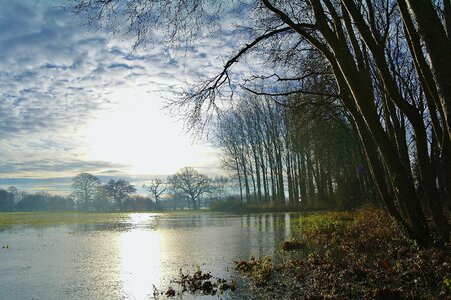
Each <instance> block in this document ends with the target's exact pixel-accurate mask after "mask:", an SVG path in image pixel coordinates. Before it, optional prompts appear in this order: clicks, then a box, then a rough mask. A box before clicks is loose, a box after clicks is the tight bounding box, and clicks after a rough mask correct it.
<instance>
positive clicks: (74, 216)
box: [0, 212, 130, 227]
mask: <svg viewBox="0 0 451 300" xmlns="http://www.w3.org/2000/svg"><path fill="white" fill-rule="evenodd" d="M129 215H130V214H129V213H124V212H102V213H99V212H12V213H9V212H7V213H0V227H9V226H15V225H29V226H40V225H63V224H88V223H120V222H125V221H126V220H128V219H129Z"/></svg>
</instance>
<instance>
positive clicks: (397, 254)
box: [239, 206, 451, 299]
mask: <svg viewBox="0 0 451 300" xmlns="http://www.w3.org/2000/svg"><path fill="white" fill-rule="evenodd" d="M306 219H308V220H307V221H304V222H301V221H300V222H299V224H302V225H300V226H301V227H300V228H299V229H300V231H301V232H303V233H305V236H306V241H307V242H308V244H309V247H307V248H302V251H305V249H307V251H308V253H309V254H308V255H306V257H305V258H303V259H284V260H282V262H281V263H279V264H275V265H273V266H272V272H271V276H268V277H266V281H265V282H264V283H263V284H262V282H261V278H257V279H254V277H253V276H252V274H251V273H250V270H252V269H254V268H255V269H259V268H261V266H254V265H255V264H261V262H260V261H259V260H258V259H255V258H252V259H251V260H250V261H249V262H243V263H241V264H240V268H239V270H241V271H243V274H245V275H246V277H249V278H250V279H251V280H252V282H253V283H254V286H255V292H256V295H257V297H262V298H277V299H298V298H306V299H311V298H333V299H349V298H353V299H356V298H358V299H362V298H363V299H405V298H409V299H434V298H444V299H445V298H449V297H451V290H450V289H449V282H450V281H449V278H450V276H451V257H450V256H449V253H450V251H451V249H450V246H449V245H448V246H446V247H445V248H433V249H424V248H420V247H418V245H417V244H416V243H415V242H414V241H412V240H410V239H408V238H407V237H406V235H405V234H403V233H402V232H400V231H399V230H400V229H399V227H398V226H397V225H396V223H395V222H394V221H393V219H392V218H391V217H390V216H389V215H388V214H387V213H386V212H384V211H382V210H381V209H378V208H375V207H372V206H367V207H364V208H362V209H359V210H358V211H357V212H355V213H348V212H346V213H333V214H322V215H314V216H308V217H307V218H306ZM315 222H318V224H317V225H315V224H314V223H315ZM302 226H303V227H302ZM282 254H283V253H282Z"/></svg>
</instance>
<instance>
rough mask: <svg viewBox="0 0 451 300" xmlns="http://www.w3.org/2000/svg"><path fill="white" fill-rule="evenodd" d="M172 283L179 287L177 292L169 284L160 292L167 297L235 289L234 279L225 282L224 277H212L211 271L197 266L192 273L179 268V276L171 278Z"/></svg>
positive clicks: (212, 293) (217, 292) (209, 293)
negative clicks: (186, 272)
mask: <svg viewBox="0 0 451 300" xmlns="http://www.w3.org/2000/svg"><path fill="white" fill-rule="evenodd" d="M172 283H174V284H177V285H178V286H179V287H180V291H179V292H177V291H176V289H174V288H173V287H172V286H169V287H168V288H167V289H166V291H164V292H161V293H160V294H161V295H164V296H166V297H168V298H170V297H175V296H176V295H177V294H180V295H183V294H184V293H191V294H199V293H200V294H202V295H210V296H214V295H217V294H223V293H225V292H227V291H232V292H233V291H235V290H236V283H235V281H233V280H232V281H231V282H227V280H225V279H222V278H217V277H213V276H212V275H211V273H209V272H203V271H202V270H201V269H200V268H199V267H198V268H197V270H196V271H195V272H194V273H193V274H184V273H183V271H182V270H181V269H180V274H179V277H178V278H177V279H175V280H172Z"/></svg>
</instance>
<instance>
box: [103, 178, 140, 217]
mask: <svg viewBox="0 0 451 300" xmlns="http://www.w3.org/2000/svg"><path fill="white" fill-rule="evenodd" d="M104 187H105V191H106V193H107V195H108V196H109V197H110V198H111V200H112V201H113V202H114V203H115V204H116V205H117V207H118V208H119V209H120V210H123V209H124V207H123V205H122V204H123V202H124V201H125V200H126V199H127V197H129V196H130V194H133V193H134V192H136V188H135V187H134V186H133V185H131V184H130V183H129V182H128V181H127V180H124V179H118V180H114V179H111V180H110V181H109V182H108V183H107V184H106V185H105V186H104Z"/></svg>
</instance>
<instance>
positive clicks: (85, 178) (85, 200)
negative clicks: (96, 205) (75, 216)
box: [72, 173, 101, 210]
mask: <svg viewBox="0 0 451 300" xmlns="http://www.w3.org/2000/svg"><path fill="white" fill-rule="evenodd" d="M100 185H101V182H100V179H99V178H97V177H96V176H94V175H92V174H89V173H80V174H78V175H77V176H75V177H74V178H73V183H72V188H73V189H74V192H73V193H72V196H73V198H74V199H75V200H76V201H77V203H78V205H79V208H80V209H82V210H88V209H89V204H90V202H92V201H93V199H94V196H95V194H96V191H97V188H98V187H99V186H100Z"/></svg>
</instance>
